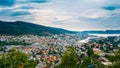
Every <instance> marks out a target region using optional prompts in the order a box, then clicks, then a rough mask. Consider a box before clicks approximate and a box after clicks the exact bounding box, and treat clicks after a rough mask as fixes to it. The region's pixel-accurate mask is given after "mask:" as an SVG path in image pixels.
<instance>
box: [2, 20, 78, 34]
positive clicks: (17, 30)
mask: <svg viewBox="0 0 120 68" xmlns="http://www.w3.org/2000/svg"><path fill="white" fill-rule="evenodd" d="M63 33H76V32H73V31H68V30H64V29H60V28H53V27H47V26H42V25H37V24H32V23H28V22H22V21H16V22H5V21H0V34H2V35H28V34H32V35H53V34H63Z"/></svg>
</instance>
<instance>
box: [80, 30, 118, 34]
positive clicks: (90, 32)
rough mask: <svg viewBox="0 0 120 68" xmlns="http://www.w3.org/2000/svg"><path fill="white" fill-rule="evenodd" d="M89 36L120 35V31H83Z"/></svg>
mask: <svg viewBox="0 0 120 68" xmlns="http://www.w3.org/2000/svg"><path fill="white" fill-rule="evenodd" d="M82 33H87V34H120V30H105V31H83V32H82Z"/></svg>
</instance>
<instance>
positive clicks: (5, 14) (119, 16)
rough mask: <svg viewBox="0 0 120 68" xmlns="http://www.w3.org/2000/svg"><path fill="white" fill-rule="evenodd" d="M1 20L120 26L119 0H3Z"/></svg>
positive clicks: (100, 27) (80, 27)
mask: <svg viewBox="0 0 120 68" xmlns="http://www.w3.org/2000/svg"><path fill="white" fill-rule="evenodd" d="M0 20H2V21H26V22H31V23H35V24H41V25H45V26H52V27H59V28H64V29H68V30H76V31H83V30H107V29H109V30H111V29H112V30H120V0H0ZM0 25H1V24H0Z"/></svg>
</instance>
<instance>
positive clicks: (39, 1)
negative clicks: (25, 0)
mask: <svg viewBox="0 0 120 68" xmlns="http://www.w3.org/2000/svg"><path fill="white" fill-rule="evenodd" d="M30 1H31V2H35V3H46V2H48V1H49V0H30Z"/></svg>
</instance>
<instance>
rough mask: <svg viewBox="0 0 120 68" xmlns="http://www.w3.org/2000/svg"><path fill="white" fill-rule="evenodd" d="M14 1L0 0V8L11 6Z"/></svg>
mask: <svg viewBox="0 0 120 68" xmlns="http://www.w3.org/2000/svg"><path fill="white" fill-rule="evenodd" d="M14 4H15V0H0V6H13V5H14Z"/></svg>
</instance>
